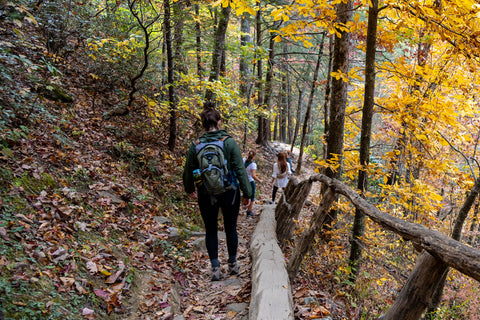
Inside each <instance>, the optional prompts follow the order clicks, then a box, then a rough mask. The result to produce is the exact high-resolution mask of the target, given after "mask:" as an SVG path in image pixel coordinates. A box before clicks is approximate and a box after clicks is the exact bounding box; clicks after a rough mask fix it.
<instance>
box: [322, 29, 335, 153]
mask: <svg viewBox="0 0 480 320" xmlns="http://www.w3.org/2000/svg"><path fill="white" fill-rule="evenodd" d="M332 62H333V37H330V40H329V45H328V68H327V84H326V85H325V101H324V103H323V122H324V123H323V127H324V128H323V134H324V138H325V141H326V140H327V139H328V138H327V137H328V132H329V126H328V122H329V119H330V89H331V84H332ZM326 158H327V144H326V143H324V144H323V159H326Z"/></svg>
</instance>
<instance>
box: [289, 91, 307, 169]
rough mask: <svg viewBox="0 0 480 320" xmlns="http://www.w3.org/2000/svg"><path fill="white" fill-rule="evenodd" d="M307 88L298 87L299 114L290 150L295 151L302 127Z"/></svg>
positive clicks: (296, 118)
mask: <svg viewBox="0 0 480 320" xmlns="http://www.w3.org/2000/svg"><path fill="white" fill-rule="evenodd" d="M306 90H307V88H306V87H305V86H303V87H302V88H301V89H300V88H298V104H297V116H296V117H295V129H294V131H293V137H292V145H291V147H290V151H293V147H294V146H295V140H297V135H298V129H299V128H300V122H301V118H300V117H301V115H302V113H303V96H304V95H305V91H306ZM296 172H297V171H295V173H296ZM296 174H297V173H296ZM298 174H299V173H298Z"/></svg>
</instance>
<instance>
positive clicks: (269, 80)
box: [263, 22, 280, 142]
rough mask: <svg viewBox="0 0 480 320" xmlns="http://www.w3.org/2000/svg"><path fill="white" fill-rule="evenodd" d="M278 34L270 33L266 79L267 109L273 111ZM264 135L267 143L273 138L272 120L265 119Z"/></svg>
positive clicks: (276, 24)
mask: <svg viewBox="0 0 480 320" xmlns="http://www.w3.org/2000/svg"><path fill="white" fill-rule="evenodd" d="M279 26H280V22H276V23H275V25H274V28H273V30H276V29H277V28H278V27H279ZM276 36H277V34H276V33H275V31H271V32H270V40H269V46H268V48H269V53H268V61H267V75H266V77H265V97H264V98H265V109H266V110H269V111H270V109H271V105H272V95H273V73H274V69H275V40H274V39H275V37H276ZM264 130H265V132H264V133H263V134H264V135H265V140H264V141H265V142H266V141H268V140H269V139H270V137H271V132H270V120H268V119H265V124H264Z"/></svg>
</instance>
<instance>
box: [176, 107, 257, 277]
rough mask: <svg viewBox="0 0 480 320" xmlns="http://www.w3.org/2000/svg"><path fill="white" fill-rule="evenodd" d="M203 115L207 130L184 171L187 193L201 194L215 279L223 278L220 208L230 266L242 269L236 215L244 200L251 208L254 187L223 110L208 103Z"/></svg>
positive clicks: (234, 271)
mask: <svg viewBox="0 0 480 320" xmlns="http://www.w3.org/2000/svg"><path fill="white" fill-rule="evenodd" d="M203 107H204V110H203V111H202V113H201V114H200V118H201V121H202V126H203V128H204V129H205V131H206V133H205V134H203V135H202V136H201V137H200V138H199V139H198V140H197V141H195V142H194V143H192V144H191V146H190V149H189V150H188V153H187V157H186V162H185V167H184V171H183V186H184V188H185V191H186V192H187V193H188V194H194V192H195V189H196V190H197V193H198V196H197V198H198V206H199V208H200V214H201V216H202V219H203V222H204V225H205V243H206V246H207V252H208V256H209V258H210V263H211V267H212V281H218V280H220V279H221V278H222V272H221V267H220V262H219V259H218V235H217V230H218V229H217V224H218V211H219V209H222V214H223V223H224V228H225V234H226V238H227V251H228V268H229V273H230V274H231V275H235V274H238V273H239V272H240V266H239V264H238V262H237V249H238V234H237V218H238V213H239V211H240V201H241V199H240V198H241V197H240V190H241V191H242V193H243V199H242V203H243V206H244V207H248V205H249V204H250V199H251V197H252V188H251V185H250V183H249V181H248V175H247V171H246V170H245V166H244V164H243V159H242V153H241V151H240V148H239V147H238V144H237V142H236V141H235V140H234V139H233V138H232V137H230V136H229V135H228V133H227V132H226V131H225V130H221V129H220V125H221V117H220V113H219V112H218V111H217V110H216V109H215V108H214V104H213V103H211V102H206V103H205V104H204V106H203Z"/></svg>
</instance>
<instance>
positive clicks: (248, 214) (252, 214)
mask: <svg viewBox="0 0 480 320" xmlns="http://www.w3.org/2000/svg"><path fill="white" fill-rule="evenodd" d="M253 216H255V212H253V211H247V217H253Z"/></svg>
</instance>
